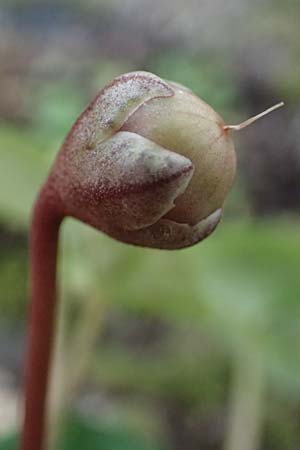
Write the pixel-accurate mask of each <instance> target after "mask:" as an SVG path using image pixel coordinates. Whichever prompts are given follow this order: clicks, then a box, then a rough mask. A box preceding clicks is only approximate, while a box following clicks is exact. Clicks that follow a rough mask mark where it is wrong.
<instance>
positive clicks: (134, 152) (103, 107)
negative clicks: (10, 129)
mask: <svg viewBox="0 0 300 450" xmlns="http://www.w3.org/2000/svg"><path fill="white" fill-rule="evenodd" d="M235 166H236V160H235V152H234V146H233V142H232V140H231V138H230V136H229V133H228V131H227V130H226V128H225V127H224V122H223V120H222V119H221V117H220V116H219V115H218V114H217V113H216V112H215V111H214V110H213V109H212V108H211V107H210V106H209V105H207V104H206V103H205V102H204V101H202V100H201V99H199V98H198V97H196V96H195V95H194V94H193V93H192V92H191V91H190V90H188V89H187V88H184V87H183V86H180V85H178V84H176V83H173V82H168V81H165V80H162V79H160V78H159V77H157V76H155V75H153V74H150V73H147V72H133V73H129V74H125V75H122V76H120V77H117V78H116V79H115V80H113V81H112V83H111V84H109V85H108V86H106V87H105V88H104V89H103V90H102V91H100V93H99V94H98V96H97V97H96V98H95V99H94V100H93V101H92V102H91V103H90V105H89V106H88V107H87V109H86V110H85V111H84V112H83V113H82V115H81V116H80V117H79V119H78V120H77V121H76V122H75V124H74V126H73V127H72V129H71V131H70V133H69V135H68V136H67V139H66V141H65V143H64V145H63V146H62V149H61V151H60V152H59V154H58V157H57V161H56V163H55V165H54V168H53V170H52V173H51V174H50V181H51V183H52V186H53V189H55V190H56V192H57V193H58V195H59V197H60V199H61V203H62V205H63V208H64V212H65V214H68V215H71V216H73V217H75V218H77V219H79V220H82V221H84V222H86V223H88V224H90V225H92V226H94V227H96V228H98V229H101V230H102V231H104V232H105V233H107V234H109V235H110V236H112V237H114V238H116V239H119V240H121V241H124V242H129V243H132V244H137V245H143V246H148V247H157V248H166V249H173V248H182V247H187V246H190V245H193V244H194V243H196V242H198V241H200V240H202V239H204V238H205V237H206V236H208V235H209V234H210V233H211V232H212V231H213V230H214V228H215V227H216V225H217V224H218V222H219V220H220V218H221V209H222V207H223V203H224V200H225V198H226V195H227V193H228V191H229V189H230V187H231V185H232V182H233V178H234V173H235Z"/></svg>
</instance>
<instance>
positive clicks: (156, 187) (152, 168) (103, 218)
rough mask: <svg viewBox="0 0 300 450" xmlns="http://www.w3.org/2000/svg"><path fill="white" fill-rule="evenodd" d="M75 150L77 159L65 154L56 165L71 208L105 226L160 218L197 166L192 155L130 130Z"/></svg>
mask: <svg viewBox="0 0 300 450" xmlns="http://www.w3.org/2000/svg"><path fill="white" fill-rule="evenodd" d="M73 156H74V159H73V161H72V165H68V160H63V159H60V161H59V162H58V164H57V166H56V168H54V174H55V184H56V186H58V189H59V194H60V197H61V199H62V201H63V203H64V204H65V205H66V209H67V213H68V214H70V215H72V216H75V217H77V218H79V219H80V220H83V221H84V222H87V223H89V224H92V225H93V226H95V227H96V228H100V229H102V230H103V231H106V232H109V230H110V229H111V228H115V227H118V228H120V229H125V230H136V229H140V228H144V227H148V226H149V225H152V224H154V223H155V222H157V221H158V220H159V219H160V218H161V217H163V216H164V215H165V214H166V213H167V212H168V211H170V210H171V209H172V208H173V207H174V200H175V199H176V198H177V197H178V196H179V195H181V194H182V193H183V192H184V191H185V189H186V187H187V185H188V183H189V181H190V179H191V177H192V175H193V171H194V168H193V165H192V163H191V161H190V160H189V159H187V158H185V157H184V156H182V155H179V154H177V153H173V152H170V151H169V150H166V149H164V148H163V147H161V146H159V145H157V144H155V143H154V142H152V141H150V140H149V139H146V138H143V137H142V136H139V135H137V134H135V133H129V132H119V133H116V134H115V135H114V136H112V137H111V138H110V139H107V140H106V141H104V142H102V143H100V144H99V145H97V146H96V148H95V149H94V150H90V151H88V152H79V153H78V154H77V155H73ZM70 180H71V182H70Z"/></svg>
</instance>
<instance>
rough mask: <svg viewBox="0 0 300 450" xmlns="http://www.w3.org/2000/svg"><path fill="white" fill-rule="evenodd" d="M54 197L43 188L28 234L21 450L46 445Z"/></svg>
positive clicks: (56, 220) (54, 254) (53, 286)
mask: <svg viewBox="0 0 300 450" xmlns="http://www.w3.org/2000/svg"><path fill="white" fill-rule="evenodd" d="M53 194H54V193H53V192H52V191H51V190H50V189H49V188H48V187H47V185H46V186H45V187H44V188H43V189H42V191H41V193H40V195H39V197H38V200H37V202H36V204H35V208H34V212H33V221H32V228H31V235H30V285H31V286H30V289H31V311H30V325H29V336H28V351H27V352H28V353H27V357H26V374H25V418H24V425H23V433H22V437H21V445H20V449H21V450H43V448H44V446H45V436H44V435H45V421H46V397H47V384H48V373H49V367H50V360H51V354H52V346H53V336H54V322H55V306H56V260H57V247H58V235H59V227H60V224H61V221H62V218H63V215H62V214H61V213H59V212H58V208H57V200H56V199H53ZM53 200H55V201H53ZM54 205H55V206H54Z"/></svg>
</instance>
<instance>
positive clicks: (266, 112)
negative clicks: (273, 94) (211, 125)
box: [223, 102, 284, 131]
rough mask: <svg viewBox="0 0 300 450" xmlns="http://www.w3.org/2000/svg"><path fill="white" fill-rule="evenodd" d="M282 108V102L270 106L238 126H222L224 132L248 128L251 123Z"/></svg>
mask: <svg viewBox="0 0 300 450" xmlns="http://www.w3.org/2000/svg"><path fill="white" fill-rule="evenodd" d="M282 106H284V102H280V103H277V104H276V105H274V106H271V108H268V109H266V110H265V111H263V112H261V113H260V114H257V115H256V116H253V117H250V118H249V119H247V120H245V121H244V122H241V123H240V124H238V125H224V127H223V128H224V130H234V131H240V130H242V129H243V128H246V127H248V126H249V125H251V124H252V123H254V122H256V121H257V120H259V119H261V118H262V117H264V116H266V115H267V114H270V113H271V112H273V111H275V110H276V109H278V108H281V107H282Z"/></svg>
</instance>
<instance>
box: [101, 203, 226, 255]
mask: <svg viewBox="0 0 300 450" xmlns="http://www.w3.org/2000/svg"><path fill="white" fill-rule="evenodd" d="M221 217H222V210H221V209H217V210H216V211H215V212H213V213H212V214H210V215H209V216H208V217H206V218H205V219H202V220H201V221H200V222H199V223H198V224H197V225H188V224H183V223H177V222H173V221H172V220H168V219H161V220H159V221H158V222H157V223H155V224H154V225H152V226H150V227H148V228H144V229H143V230H138V231H131V232H124V231H123V232H122V231H120V230H111V232H110V233H109V234H110V236H112V237H113V238H115V239H118V240H120V241H122V242H126V243H129V244H134V245H139V246H142V247H152V248H159V249H165V250H176V249H180V248H185V247H190V246H192V245H194V244H197V242H200V241H202V240H203V239H205V238H206V237H208V236H209V235H210V234H211V233H212V232H213V231H214V230H215V229H216V227H217V225H218V224H219V222H220V220H221Z"/></svg>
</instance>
